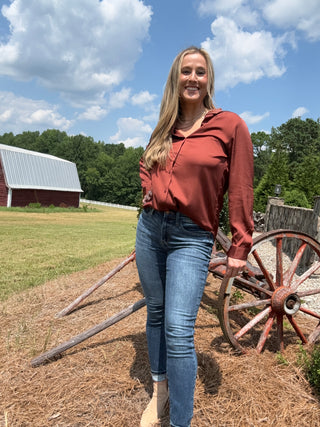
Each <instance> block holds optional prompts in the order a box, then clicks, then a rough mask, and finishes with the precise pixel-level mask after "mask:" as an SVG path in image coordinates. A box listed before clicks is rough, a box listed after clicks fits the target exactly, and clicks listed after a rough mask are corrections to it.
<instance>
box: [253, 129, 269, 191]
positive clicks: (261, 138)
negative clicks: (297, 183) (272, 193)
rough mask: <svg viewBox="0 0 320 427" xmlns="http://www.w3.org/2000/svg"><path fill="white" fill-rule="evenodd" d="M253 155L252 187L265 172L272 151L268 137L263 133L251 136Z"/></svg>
mask: <svg viewBox="0 0 320 427" xmlns="http://www.w3.org/2000/svg"><path fill="white" fill-rule="evenodd" d="M251 140H252V145H253V155H254V186H256V185H258V183H259V181H260V180H261V178H262V177H263V175H264V174H265V173H266V171H267V167H268V164H269V161H270V157H271V154H272V151H271V149H270V135H268V134H267V133H265V132H256V133H255V132H253V133H252V134H251Z"/></svg>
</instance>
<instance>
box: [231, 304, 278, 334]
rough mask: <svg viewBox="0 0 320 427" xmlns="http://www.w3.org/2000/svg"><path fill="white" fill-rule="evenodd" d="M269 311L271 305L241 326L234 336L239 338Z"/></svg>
mask: <svg viewBox="0 0 320 427" xmlns="http://www.w3.org/2000/svg"><path fill="white" fill-rule="evenodd" d="M270 312H271V307H267V308H265V309H264V310H262V311H260V313H258V314H257V315H256V316H254V318H253V319H251V320H250V322H248V323H247V324H246V325H245V326H244V327H243V328H241V329H240V331H238V332H237V333H236V334H235V335H234V336H235V338H236V339H237V340H239V338H241V337H242V336H243V335H244V334H246V333H247V332H248V331H250V329H252V328H253V327H254V326H255V325H256V324H257V323H259V322H261V320H262V319H263V318H264V317H265V316H266V315H267V314H269V313H270Z"/></svg>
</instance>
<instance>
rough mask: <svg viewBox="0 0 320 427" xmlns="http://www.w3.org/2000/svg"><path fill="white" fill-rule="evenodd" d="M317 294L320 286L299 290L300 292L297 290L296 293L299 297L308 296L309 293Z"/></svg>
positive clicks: (319, 291) (319, 292)
mask: <svg viewBox="0 0 320 427" xmlns="http://www.w3.org/2000/svg"><path fill="white" fill-rule="evenodd" d="M317 294H320V288H318V289H310V291H300V292H297V295H298V297H300V298H303V297H308V296H310V295H317Z"/></svg>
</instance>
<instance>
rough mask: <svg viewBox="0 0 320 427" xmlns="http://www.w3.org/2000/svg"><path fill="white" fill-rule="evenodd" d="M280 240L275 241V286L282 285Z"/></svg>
mask: <svg viewBox="0 0 320 427" xmlns="http://www.w3.org/2000/svg"><path fill="white" fill-rule="evenodd" d="M282 240H283V239H282V238H278V239H277V245H276V268H277V270H276V284H277V286H282V285H283V264H282Z"/></svg>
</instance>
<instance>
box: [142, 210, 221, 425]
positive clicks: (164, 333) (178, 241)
mask: <svg viewBox="0 0 320 427" xmlns="http://www.w3.org/2000/svg"><path fill="white" fill-rule="evenodd" d="M213 241H214V238H213V235H212V234H211V233H210V232H209V231H206V230H204V229H202V228H201V227H199V226H198V225H197V224H195V223H194V222H193V221H192V220H191V219H190V218H188V217H187V216H185V215H182V214H180V213H179V212H159V211H156V210H154V209H151V208H148V209H146V210H144V211H143V212H142V214H141V215H140V218H139V221H138V227H137V237H136V262H137V267H138V272H139V278H140V282H141V285H142V288H143V291H144V295H145V297H146V302H147V326H146V331H147V342H148V352H149V360H150V367H151V374H152V378H153V380H154V381H161V380H164V379H165V378H168V384H169V395H170V422H171V425H172V426H174V427H189V426H190V423H191V419H192V416H193V399H194V389H195V383H196V375H197V366H198V363H197V356H196V352H195V348H194V325H195V321H196V317H197V313H198V310H199V305H200V302H201V298H202V294H203V290H204V286H205V283H206V279H207V275H208V265H209V260H210V255H211V252H212V246H213Z"/></svg>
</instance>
